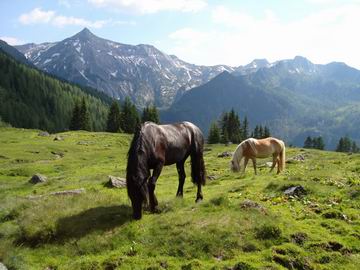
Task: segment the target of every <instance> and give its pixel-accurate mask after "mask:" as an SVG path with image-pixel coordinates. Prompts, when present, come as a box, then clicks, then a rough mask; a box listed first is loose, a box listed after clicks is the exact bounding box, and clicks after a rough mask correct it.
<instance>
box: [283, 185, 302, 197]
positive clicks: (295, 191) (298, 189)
mask: <svg viewBox="0 0 360 270" xmlns="http://www.w3.org/2000/svg"><path fill="white" fill-rule="evenodd" d="M306 193H307V192H306V190H305V188H304V187H302V186H294V187H289V188H288V189H286V190H285V191H284V194H285V195H287V196H294V197H295V196H296V197H301V196H303V195H306Z"/></svg>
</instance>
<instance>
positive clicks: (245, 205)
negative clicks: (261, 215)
mask: <svg viewBox="0 0 360 270" xmlns="http://www.w3.org/2000/svg"><path fill="white" fill-rule="evenodd" d="M240 207H241V208H243V209H251V208H253V209H258V210H260V211H262V212H265V211H266V208H265V207H264V206H262V205H260V204H258V203H257V202H254V201H251V200H248V199H246V200H244V201H243V202H242V203H241V204H240Z"/></svg>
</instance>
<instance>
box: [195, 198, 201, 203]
mask: <svg viewBox="0 0 360 270" xmlns="http://www.w3.org/2000/svg"><path fill="white" fill-rule="evenodd" d="M202 200H203V199H202V198H197V199H196V200H195V202H196V203H200V202H201V201H202Z"/></svg>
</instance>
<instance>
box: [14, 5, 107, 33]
mask: <svg viewBox="0 0 360 270" xmlns="http://www.w3.org/2000/svg"><path fill="white" fill-rule="evenodd" d="M19 21H20V23H22V24H25V25H28V24H52V25H54V26H56V27H64V26H67V25H76V26H83V27H92V28H102V27H103V26H104V25H105V24H106V23H108V22H109V21H108V20H98V21H89V20H86V19H83V18H76V17H72V16H70V17H69V16H63V15H56V12H55V11H52V10H49V11H44V10H42V9H41V8H35V9H33V10H32V11H30V12H29V13H24V14H22V15H20V17H19Z"/></svg>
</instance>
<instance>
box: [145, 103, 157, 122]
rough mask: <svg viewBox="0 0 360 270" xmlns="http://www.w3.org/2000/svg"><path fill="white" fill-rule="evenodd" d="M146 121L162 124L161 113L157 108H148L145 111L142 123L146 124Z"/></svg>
mask: <svg viewBox="0 0 360 270" xmlns="http://www.w3.org/2000/svg"><path fill="white" fill-rule="evenodd" d="M146 121H151V122H154V123H156V124H159V123H160V119H159V112H158V110H157V108H156V107H155V106H146V107H145V108H144V109H143V113H142V116H141V122H142V123H145V122H146Z"/></svg>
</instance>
